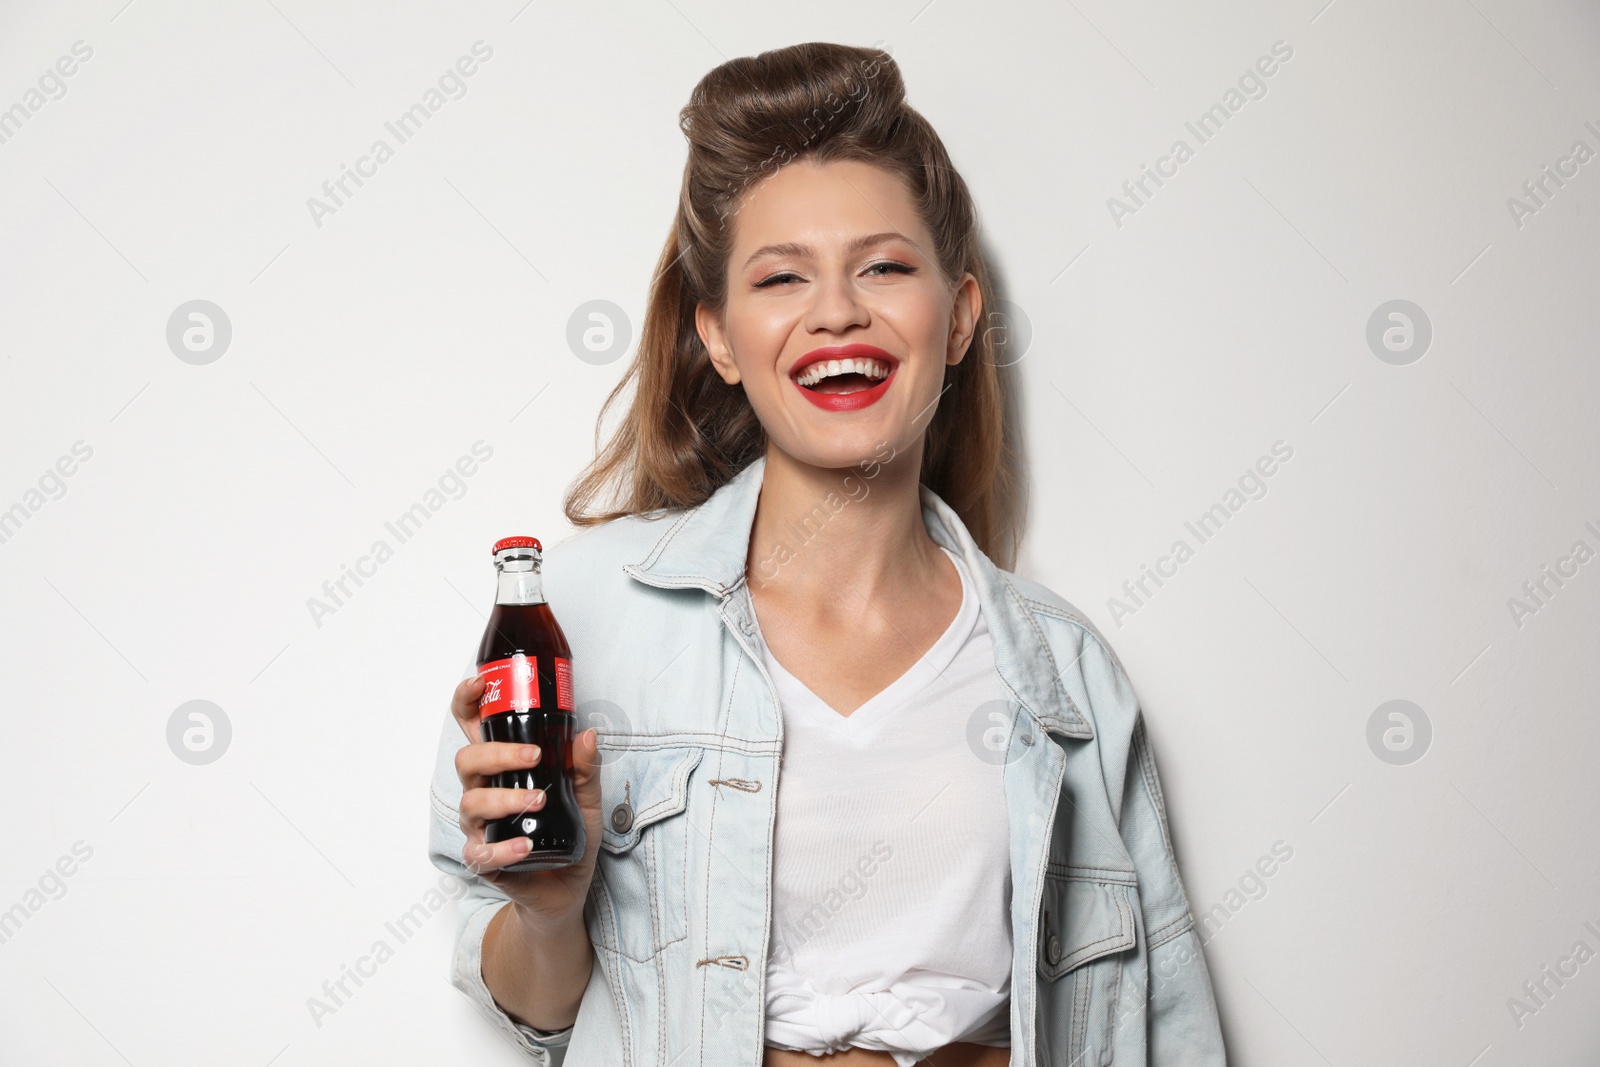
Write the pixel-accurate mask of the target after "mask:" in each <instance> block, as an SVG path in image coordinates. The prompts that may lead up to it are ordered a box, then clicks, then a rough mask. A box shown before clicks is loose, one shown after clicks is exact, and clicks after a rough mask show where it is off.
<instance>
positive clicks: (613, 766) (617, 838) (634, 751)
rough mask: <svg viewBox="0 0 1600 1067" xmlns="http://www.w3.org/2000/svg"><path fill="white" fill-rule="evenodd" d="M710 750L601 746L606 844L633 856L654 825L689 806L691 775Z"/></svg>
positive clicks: (610, 849) (602, 835)
mask: <svg viewBox="0 0 1600 1067" xmlns="http://www.w3.org/2000/svg"><path fill="white" fill-rule="evenodd" d="M704 753H705V750H704V749H701V748H693V747H676V746H675V747H671V748H613V747H610V746H608V745H607V744H605V743H604V742H602V743H601V745H600V804H601V807H600V845H601V847H602V848H604V849H606V850H607V851H608V852H613V853H620V852H627V851H628V850H629V849H631V848H632V847H633V846H634V845H636V844H638V843H639V834H640V832H641V831H642V830H643V829H644V828H645V827H647V826H649V825H651V824H652V823H655V822H659V821H660V820H662V819H664V818H666V817H667V816H669V815H676V814H678V813H679V812H681V811H683V809H684V808H685V807H687V806H688V803H689V773H690V772H691V771H693V770H694V769H695V767H696V766H697V765H698V764H699V762H700V757H701V756H702V755H704Z"/></svg>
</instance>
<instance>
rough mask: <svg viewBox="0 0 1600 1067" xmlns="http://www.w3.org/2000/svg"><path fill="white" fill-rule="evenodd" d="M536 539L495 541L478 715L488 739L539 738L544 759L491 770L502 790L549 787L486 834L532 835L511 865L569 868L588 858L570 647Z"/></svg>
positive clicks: (500, 837)
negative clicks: (575, 771)
mask: <svg viewBox="0 0 1600 1067" xmlns="http://www.w3.org/2000/svg"><path fill="white" fill-rule="evenodd" d="M540 553H541V548H540V545H539V541H538V539H537V538H533V537H507V538H504V539H503V540H500V541H496V542H495V545H494V566H495V571H496V572H497V573H498V575H499V581H500V588H499V592H498V593H497V595H496V596H495V601H494V612H493V613H492V614H491V615H490V616H489V625H488V627H486V628H485V629H484V631H483V643H482V644H480V645H479V646H478V676H479V677H480V678H482V679H483V684H484V688H483V696H482V697H481V698H480V699H479V701H478V722H479V727H480V730H481V732H482V739H483V740H485V741H509V742H512V743H513V744H519V745H538V746H539V750H540V752H541V753H542V754H541V756H540V758H539V762H538V763H537V764H536V765H534V766H533V767H529V768H527V769H525V770H516V771H503V772H501V773H499V774H496V775H494V776H493V777H492V779H491V781H490V785H492V786H494V787H495V788H497V789H543V790H544V791H545V802H544V807H542V808H540V809H539V810H538V811H527V812H521V813H518V814H514V815H510V816H507V817H505V818H502V819H495V820H493V821H491V822H489V823H487V824H486V825H485V826H484V834H483V836H484V840H485V841H489V842H494V841H509V840H510V839H512V838H514V837H527V838H530V839H531V841H532V846H533V847H532V851H530V852H529V853H528V855H527V856H526V857H524V858H523V859H521V860H519V861H518V862H516V863H513V864H510V865H509V866H507V867H505V868H503V869H504V870H508V871H542V870H549V869H551V868H554V867H566V866H568V865H570V864H573V863H576V862H577V861H578V860H579V859H581V858H582V857H583V852H584V847H585V845H586V841H585V835H584V828H583V812H582V810H581V809H580V808H579V807H578V801H577V798H576V797H574V796H573V793H572V736H573V719H574V716H573V710H572V708H573V705H572V652H571V651H570V650H569V649H568V648H567V638H566V635H564V634H563V633H562V632H561V626H560V625H559V624H558V623H557V622H556V617H555V615H554V614H553V613H552V612H551V611H550V605H549V604H547V603H545V599H544V583H543V582H542V581H541V579H540V576H539V566H540V563H541V560H542V557H541V554H540Z"/></svg>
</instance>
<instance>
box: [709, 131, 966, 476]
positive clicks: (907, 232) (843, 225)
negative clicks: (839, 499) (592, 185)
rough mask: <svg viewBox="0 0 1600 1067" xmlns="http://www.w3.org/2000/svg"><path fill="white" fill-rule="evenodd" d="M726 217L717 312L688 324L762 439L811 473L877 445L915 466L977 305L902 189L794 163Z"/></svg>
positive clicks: (875, 450) (870, 452)
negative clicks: (912, 457) (751, 413)
mask: <svg viewBox="0 0 1600 1067" xmlns="http://www.w3.org/2000/svg"><path fill="white" fill-rule="evenodd" d="M732 220H733V221H732V224H733V226H734V241H733V252H732V255H731V258H730V260H729V263H728V299H727V308H726V310H725V312H724V315H723V317H722V319H721V320H720V321H719V320H718V319H717V317H716V316H715V314H714V313H713V312H712V311H711V310H710V309H708V308H706V307H704V306H702V307H700V308H699V309H698V311H697V314H696V324H697V326H698V328H699V331H700V337H701V339H702V340H703V341H705V343H706V348H707V350H708V351H709V352H710V353H711V359H712V362H713V363H714V364H715V365H716V369H717V372H718V373H719V374H721V375H722V378H723V380H724V381H726V382H728V383H729V384H730V385H731V384H734V383H739V382H742V383H744V388H745V393H746V395H747V396H748V397H749V399H750V404H751V406H752V407H753V408H754V409H755V413H756V416H757V418H759V419H760V420H761V424H762V426H763V427H765V429H766V431H767V436H768V439H769V441H770V442H771V443H772V444H773V445H776V446H777V447H778V448H780V449H782V450H783V451H784V452H786V453H788V454H789V455H791V456H793V457H794V458H795V459H797V460H799V461H800V462H802V463H807V464H810V465H813V466H818V467H831V468H840V467H848V466H853V465H855V464H858V463H863V462H866V461H867V460H869V459H873V458H876V459H878V460H882V459H884V458H885V456H886V455H887V454H889V453H887V450H886V449H885V448H884V445H885V444H887V445H889V446H892V447H893V449H894V452H893V453H892V454H893V455H895V456H904V455H907V454H908V453H911V452H915V453H916V454H917V455H920V445H921V440H922V436H923V433H924V431H926V430H927V427H928V424H929V422H930V421H931V420H932V419H933V413H934V410H935V405H936V402H937V401H938V399H939V395H940V391H941V389H942V388H943V387H944V368H945V365H946V364H953V363H958V362H960V361H961V358H962V355H963V354H964V353H965V351H966V348H967V342H968V341H969V340H970V339H971V337H972V331H973V324H974V323H975V322H977V321H978V316H979V314H980V312H981V310H982V308H981V306H980V305H981V299H980V296H979V291H978V283H977V281H976V280H975V279H974V278H973V277H972V275H971V274H964V275H962V277H961V278H960V279H959V280H958V281H957V282H955V283H954V284H952V283H951V282H949V281H947V280H946V279H945V278H944V277H943V276H942V275H941V274H940V271H939V266H938V262H937V260H936V259H935V258H934V250H933V238H932V235H931V234H929V233H928V231H927V229H926V228H924V226H923V224H922V222H921V220H920V219H919V218H918V216H917V212H916V209H915V207H914V206H913V204H912V201H911V197H910V194H909V193H907V191H906V189H905V187H904V186H903V185H902V184H901V182H900V179H899V178H898V177H896V176H895V175H894V174H892V173H890V172H889V171H887V170H884V169H882V168H880V167H876V166H873V165H871V164H868V163H859V162H854V161H836V162H830V163H816V162H813V161H811V160H809V159H801V160H797V161H795V162H793V163H790V164H788V165H787V166H785V167H783V168H782V169H780V170H779V171H778V172H777V173H776V174H774V175H773V176H772V177H770V178H768V179H766V180H765V181H763V182H760V183H758V184H757V185H755V186H753V187H752V188H751V189H750V190H749V191H747V192H746V193H745V195H744V197H743V199H742V200H741V201H740V202H739V205H738V211H737V212H736V213H735V214H734V215H733V216H732ZM835 360H837V361H841V363H840V366H839V367H837V368H830V366H829V364H830V362H831V361H835ZM852 361H853V362H852ZM863 361H865V362H863ZM851 367H854V368H855V370H853V371H852V370H850V368H851ZM834 369H836V370H838V371H840V372H841V373H839V374H836V375H833V374H829V373H828V372H829V371H830V370H834ZM862 370H865V372H866V373H864V374H863V373H861V371H862ZM823 375H827V376H823Z"/></svg>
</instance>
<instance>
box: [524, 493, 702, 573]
mask: <svg viewBox="0 0 1600 1067" xmlns="http://www.w3.org/2000/svg"><path fill="white" fill-rule="evenodd" d="M685 514H686V512H685V511H683V510H677V511H653V512H647V513H645V514H641V515H624V516H622V517H620V518H616V519H610V520H608V521H606V522H602V523H597V524H595V525H594V526H584V527H581V528H579V529H577V530H575V531H573V532H572V533H570V534H568V535H567V536H565V537H563V538H562V539H561V540H559V541H556V542H554V543H552V544H550V545H547V546H546V547H545V549H544V553H543V555H544V566H543V570H544V571H545V572H546V573H547V578H546V581H547V582H548V581H549V577H550V576H555V575H563V576H567V575H570V576H572V577H573V578H577V577H578V576H582V580H584V581H590V580H594V579H600V578H604V577H605V576H608V575H615V577H617V578H619V579H621V578H624V577H626V576H625V575H624V574H623V573H622V568H623V565H624V564H628V563H637V562H639V561H640V560H642V559H644V558H645V557H646V556H647V555H649V554H650V553H651V552H652V551H653V550H654V548H655V546H656V544H657V543H658V542H659V541H660V540H661V538H662V536H663V535H665V534H666V533H667V531H668V530H671V529H672V528H673V526H675V525H676V524H677V523H678V522H679V521H680V520H681V519H682V518H683V517H684V515H685ZM557 580H564V578H559V579H557Z"/></svg>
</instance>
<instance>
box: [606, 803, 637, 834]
mask: <svg viewBox="0 0 1600 1067" xmlns="http://www.w3.org/2000/svg"><path fill="white" fill-rule="evenodd" d="M611 828H612V829H613V830H615V831H616V832H617V833H619V834H625V833H627V832H628V831H629V830H631V829H633V805H632V804H629V803H628V802H627V801H623V802H622V803H621V804H618V805H617V806H616V807H614V808H612V809H611Z"/></svg>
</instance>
